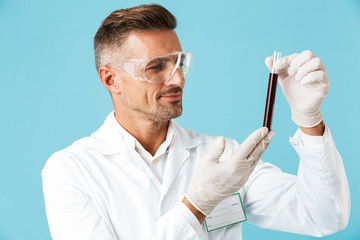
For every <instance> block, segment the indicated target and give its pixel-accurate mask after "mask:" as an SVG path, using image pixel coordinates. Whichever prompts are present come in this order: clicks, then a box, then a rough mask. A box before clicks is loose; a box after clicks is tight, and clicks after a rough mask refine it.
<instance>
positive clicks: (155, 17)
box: [94, 4, 176, 70]
mask: <svg viewBox="0 0 360 240" xmlns="http://www.w3.org/2000/svg"><path fill="white" fill-rule="evenodd" d="M175 27H176V19H175V17H174V16H173V15H172V14H171V13H170V12H169V11H168V10H167V9H166V8H164V7H163V6H161V5H159V4H144V5H140V6H137V7H132V8H125V9H120V10H116V11H114V12H112V13H111V14H110V15H109V16H108V17H107V18H105V20H104V21H103V22H102V24H101V26H100V27H99V29H98V31H97V32H96V34H95V38H94V50H95V64H96V69H97V70H99V68H100V67H101V66H104V65H107V64H109V63H110V61H111V60H112V59H113V57H112V56H111V55H112V54H111V53H112V52H113V51H114V50H115V49H118V48H120V47H121V46H122V44H123V41H124V39H125V38H126V37H127V35H128V34H129V33H130V32H131V31H151V30H173V29H175Z"/></svg>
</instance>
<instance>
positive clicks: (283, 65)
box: [265, 53, 299, 72]
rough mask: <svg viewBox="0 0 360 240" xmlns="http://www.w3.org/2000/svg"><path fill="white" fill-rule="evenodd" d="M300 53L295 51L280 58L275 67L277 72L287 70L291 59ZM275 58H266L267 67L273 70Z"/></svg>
mask: <svg viewBox="0 0 360 240" xmlns="http://www.w3.org/2000/svg"><path fill="white" fill-rule="evenodd" d="M297 55H299V53H294V54H291V55H288V56H285V57H282V58H280V59H279V60H278V61H277V62H276V65H275V66H274V67H275V69H274V70H275V71H276V72H281V71H282V70H286V69H287V68H288V66H289V64H290V63H291V61H292V60H293V59H294V58H295V57H296V56H297ZM273 63H274V58H273V57H267V58H266V59H265V65H266V66H267V68H268V69H269V70H270V71H271V70H272V68H273Z"/></svg>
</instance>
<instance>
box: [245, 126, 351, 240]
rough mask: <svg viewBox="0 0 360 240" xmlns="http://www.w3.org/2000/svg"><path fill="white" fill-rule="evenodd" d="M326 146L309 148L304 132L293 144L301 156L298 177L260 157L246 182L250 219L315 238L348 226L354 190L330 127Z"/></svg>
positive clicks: (325, 142)
mask: <svg viewBox="0 0 360 240" xmlns="http://www.w3.org/2000/svg"><path fill="white" fill-rule="evenodd" d="M327 131H328V137H327V138H326V139H325V141H324V143H323V144H319V145H310V146H304V145H303V144H302V140H301V137H300V133H299V130H298V131H297V132H296V133H295V135H294V137H293V138H291V139H290V143H291V144H292V145H293V147H294V148H295V150H296V152H297V153H298V155H299V157H300V163H299V168H298V173H297V176H294V175H290V174H287V173H283V172H282V171H281V170H280V169H279V168H277V167H276V166H274V165H272V164H269V163H265V162H262V161H260V162H259V164H258V166H257V167H256V168H255V170H254V172H253V174H252V175H251V177H250V178H249V181H248V182H247V183H246V185H245V186H244V190H245V196H244V206H245V211H246V215H247V217H248V221H249V222H251V223H253V224H255V225H257V226H259V227H262V228H268V229H274V230H279V231H287V232H292V233H298V234H305V235H311V236H318V237H319V236H326V235H329V234H332V233H335V232H337V231H340V230H342V229H344V228H345V227H346V225H347V223H348V221H349V215H350V191H349V185H348V181H347V178H346V174H345V170H344V166H343V162H342V159H341V156H340V154H339V153H338V151H337V149H336V147H335V143H334V140H333V138H332V137H331V134H330V131H329V130H328V129H327Z"/></svg>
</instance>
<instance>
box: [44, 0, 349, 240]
mask: <svg viewBox="0 0 360 240" xmlns="http://www.w3.org/2000/svg"><path fill="white" fill-rule="evenodd" d="M175 27H176V20H175V18H174V17H173V16H172V14H171V13H170V12H168V11H167V10H166V9H165V8H163V7H162V6H160V5H156V4H152V5H142V6H138V7H134V8H129V9H122V10H117V11H114V12H113V13H111V14H110V15H109V16H108V17H107V18H106V19H105V20H104V22H103V23H102V25H101V26H100V28H99V30H98V32H97V33H96V35H95V41H94V45H95V59H96V68H97V70H98V73H99V76H100V79H101V81H102V83H103V84H104V86H105V87H106V88H107V89H108V90H109V92H110V93H111V97H112V101H113V104H114V112H112V113H110V115H109V116H108V117H107V119H106V120H105V123H104V125H103V126H102V127H101V128H100V129H99V130H98V131H96V132H95V133H93V134H92V135H91V136H90V137H87V138H83V139H80V140H79V141H76V142H75V143H74V144H73V145H71V146H70V147H68V148H66V149H64V150H61V151H59V152H57V153H55V154H53V155H52V156H51V157H50V159H49V160H48V162H47V163H46V166H45V167H44V170H43V172H42V177H43V189H44V196H45V203H46V213H47V217H48V222H49V226H50V231H51V235H52V237H53V238H54V239H66V240H69V239H77V240H78V239H98V240H99V239H241V238H242V237H241V224H234V225H232V226H224V227H222V228H220V229H218V230H215V231H209V232H208V231H207V230H209V229H208V228H207V226H205V224H204V219H205V217H206V216H209V215H210V214H211V213H212V212H213V211H214V209H215V208H216V206H217V205H218V204H219V203H220V202H222V201H223V200H226V199H227V198H228V197H230V196H231V195H232V194H234V193H239V194H240V197H241V199H242V201H243V206H244V210H245V212H246V216H247V219H248V221H249V222H251V223H253V224H255V225H257V226H260V227H264V228H269V229H275V230H282V231H288V232H294V233H300V234H309V235H314V236H323V235H328V234H331V233H334V232H336V231H339V230H341V229H343V228H345V227H346V225H347V222H348V219H349V209H350V202H349V199H350V198H349V188H348V183H347V179H346V175H345V171H344V167H343V164H342V160H341V157H340V155H339V153H338V152H337V150H336V148H335V144H334V141H333V139H332V137H331V134H330V131H329V129H328V128H327V127H326V126H325V124H324V122H323V117H322V114H321V112H320V105H321V103H322V102H323V100H324V98H325V96H326V94H327V92H328V89H329V81H328V78H327V75H326V70H325V67H324V66H323V64H322V63H321V61H320V59H319V58H317V57H315V56H314V55H313V53H312V52H310V51H305V52H302V53H300V54H293V55H290V56H286V57H284V58H282V59H280V61H279V62H277V63H276V64H274V65H275V66H274V68H275V69H276V70H277V72H278V73H279V82H280V85H281V87H282V90H283V92H284V94H285V96H286V98H287V100H288V102H289V104H290V107H291V110H292V119H293V120H294V122H295V123H297V124H298V125H299V128H300V129H299V130H298V131H297V132H296V133H295V136H294V137H293V138H292V139H291V143H292V145H293V146H294V148H295V150H296V151H297V153H298V154H299V157H300V165H299V172H298V175H297V176H293V175H290V174H286V173H283V172H281V170H280V169H279V168H277V167H275V166H273V165H271V164H269V163H265V162H262V161H261V160H260V157H261V156H262V154H263V153H264V151H265V150H266V148H267V146H268V145H269V143H270V141H271V138H272V137H273V135H274V132H273V131H272V130H271V131H268V130H267V128H260V129H258V130H256V131H255V132H254V133H252V134H251V135H250V136H249V137H248V138H247V139H246V140H245V141H244V142H243V143H242V144H241V145H239V144H238V143H237V142H236V141H234V140H231V139H224V138H223V137H219V138H215V137H211V136H208V135H205V134H198V133H194V132H192V131H190V130H185V129H183V128H181V127H180V126H179V125H178V124H177V123H176V122H175V121H173V120H172V119H173V118H176V117H178V116H180V115H181V113H182V91H183V89H184V83H185V76H186V75H187V74H188V73H189V72H190V71H191V67H192V54H191V53H188V52H184V51H183V50H182V48H181V44H180V42H179V39H178V37H177V35H176V33H175V32H174V30H173V29H174V28H175ZM266 64H267V66H268V67H269V68H272V67H273V66H272V65H273V59H272V58H267V59H266Z"/></svg>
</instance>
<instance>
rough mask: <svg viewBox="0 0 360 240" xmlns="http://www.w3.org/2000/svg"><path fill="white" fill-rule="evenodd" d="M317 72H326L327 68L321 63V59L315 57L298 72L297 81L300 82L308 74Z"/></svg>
mask: <svg viewBox="0 0 360 240" xmlns="http://www.w3.org/2000/svg"><path fill="white" fill-rule="evenodd" d="M316 70H323V71H325V70H326V69H325V66H324V64H323V63H322V62H321V60H320V58H318V57H314V58H312V59H311V60H310V61H308V62H306V63H304V64H303V65H302V66H301V67H300V68H299V69H298V71H297V73H296V75H295V80H297V81H299V80H301V79H302V78H304V77H305V76H306V75H307V74H309V73H311V72H314V71H316Z"/></svg>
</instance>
